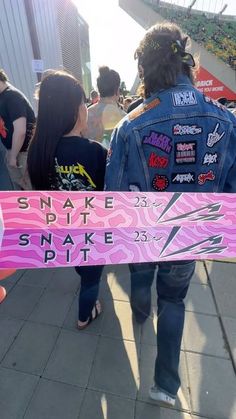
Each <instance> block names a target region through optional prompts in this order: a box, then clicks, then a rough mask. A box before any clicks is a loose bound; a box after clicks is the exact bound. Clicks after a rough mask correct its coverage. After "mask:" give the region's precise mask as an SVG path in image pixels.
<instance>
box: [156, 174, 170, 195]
mask: <svg viewBox="0 0 236 419" xmlns="http://www.w3.org/2000/svg"><path fill="white" fill-rule="evenodd" d="M152 186H153V188H154V189H155V190H156V191H164V190H165V189H166V188H167V187H168V186H169V180H168V177H167V176H165V175H155V177H154V178H153V181H152Z"/></svg>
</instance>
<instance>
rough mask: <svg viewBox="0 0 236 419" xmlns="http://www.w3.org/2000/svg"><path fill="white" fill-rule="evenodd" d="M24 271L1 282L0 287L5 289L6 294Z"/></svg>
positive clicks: (17, 272)
mask: <svg viewBox="0 0 236 419" xmlns="http://www.w3.org/2000/svg"><path fill="white" fill-rule="evenodd" d="M24 273H25V270H23V269H22V270H18V271H16V272H15V273H14V274H13V275H10V276H8V277H7V278H6V279H3V280H1V283H0V285H1V286H2V287H4V288H6V290H7V293H9V291H10V290H11V289H12V288H13V287H14V286H15V285H16V284H17V283H19V281H20V279H21V278H22V276H23V275H24Z"/></svg>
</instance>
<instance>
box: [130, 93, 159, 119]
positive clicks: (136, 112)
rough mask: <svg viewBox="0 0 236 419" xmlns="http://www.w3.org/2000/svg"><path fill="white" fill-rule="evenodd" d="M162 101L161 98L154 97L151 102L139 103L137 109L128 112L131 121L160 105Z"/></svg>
mask: <svg viewBox="0 0 236 419" xmlns="http://www.w3.org/2000/svg"><path fill="white" fill-rule="evenodd" d="M160 103H161V101H160V99H159V98H155V99H153V100H152V101H151V102H149V103H147V104H145V103H142V104H141V105H139V106H138V107H137V108H136V109H134V110H133V111H131V112H130V113H129V114H128V119H129V121H133V120H134V119H136V118H138V117H139V116H140V115H142V114H143V113H145V112H148V111H150V110H151V109H153V108H155V107H156V106H158V105H160Z"/></svg>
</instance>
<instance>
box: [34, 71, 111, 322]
mask: <svg viewBox="0 0 236 419" xmlns="http://www.w3.org/2000/svg"><path fill="white" fill-rule="evenodd" d="M85 101H86V98H85V93H84V90H83V88H82V87H81V85H80V83H79V81H78V80H77V79H76V78H75V77H73V76H72V75H70V74H68V73H66V72H64V71H54V72H52V73H50V74H49V75H48V76H47V77H45V79H43V81H42V83H41V85H40V90H39V106H38V118H37V124H36V130H35V133H34V136H33V138H32V141H31V144H30V147H29V153H28V172H29V176H30V179H31V183H32V186H33V188H34V189H37V190H61V191H62V190H63V191H93V190H103V186H104V175H105V164H106V149H105V148H104V147H103V146H102V145H101V144H99V143H97V142H96V141H92V140H89V139H87V138H83V137H82V136H81V132H82V131H83V130H84V129H85V128H86V124H87V107H86V104H85ZM81 168H83V170H82V171H81V170H80V169H81ZM75 269H76V271H77V273H78V274H79V275H80V276H81V288H80V295H79V312H78V328H79V329H83V328H85V327H86V326H87V325H88V324H89V323H90V322H91V321H92V320H94V319H95V318H96V317H97V316H98V315H99V314H100V312H101V305H100V302H99V301H98V300H97V297H98V291H99V281H100V277H101V273H102V269H103V266H80V267H76V268H75Z"/></svg>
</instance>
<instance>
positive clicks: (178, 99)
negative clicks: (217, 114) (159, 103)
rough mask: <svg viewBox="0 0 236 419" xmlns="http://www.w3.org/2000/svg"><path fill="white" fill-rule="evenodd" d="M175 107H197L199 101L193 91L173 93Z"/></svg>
mask: <svg viewBox="0 0 236 419" xmlns="http://www.w3.org/2000/svg"><path fill="white" fill-rule="evenodd" d="M172 97H173V104H174V106H192V105H197V99H196V95H195V92H194V91H193V90H183V91H182V92H176V93H172Z"/></svg>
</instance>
